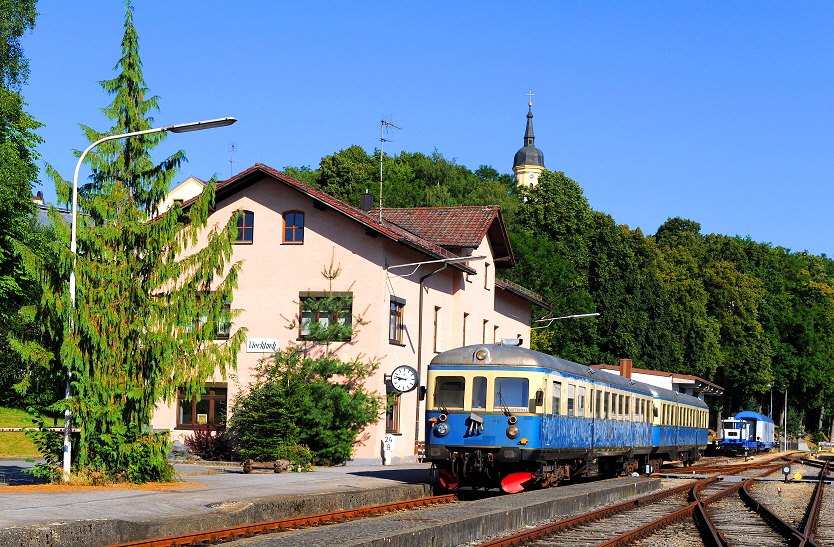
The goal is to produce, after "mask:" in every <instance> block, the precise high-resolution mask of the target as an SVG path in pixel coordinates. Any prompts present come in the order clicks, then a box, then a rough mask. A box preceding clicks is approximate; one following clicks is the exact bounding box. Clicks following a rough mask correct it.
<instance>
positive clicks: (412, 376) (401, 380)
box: [391, 365, 417, 393]
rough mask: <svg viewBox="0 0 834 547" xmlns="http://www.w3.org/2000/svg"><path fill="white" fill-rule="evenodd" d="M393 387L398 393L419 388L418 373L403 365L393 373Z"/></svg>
mask: <svg viewBox="0 0 834 547" xmlns="http://www.w3.org/2000/svg"><path fill="white" fill-rule="evenodd" d="M391 385H392V386H394V389H396V390H397V391H402V392H403V393H405V392H406V391H411V390H412V389H414V388H415V387H417V371H416V370H414V369H413V368H411V367H409V366H408V365H401V366H398V367H397V368H395V369H394V372H392V373H391Z"/></svg>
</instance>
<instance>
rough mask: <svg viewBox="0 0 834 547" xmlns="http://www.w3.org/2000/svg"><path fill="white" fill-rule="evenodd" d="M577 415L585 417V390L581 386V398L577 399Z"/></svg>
mask: <svg viewBox="0 0 834 547" xmlns="http://www.w3.org/2000/svg"><path fill="white" fill-rule="evenodd" d="M576 415H577V416H583V417H584V416H585V388H584V387H582V386H579V396H578V397H577V398H576Z"/></svg>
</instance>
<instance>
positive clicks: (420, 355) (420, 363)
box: [414, 262, 449, 447]
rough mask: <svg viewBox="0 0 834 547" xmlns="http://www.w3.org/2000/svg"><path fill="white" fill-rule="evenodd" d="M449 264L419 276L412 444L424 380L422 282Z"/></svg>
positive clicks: (417, 430) (417, 437)
mask: <svg viewBox="0 0 834 547" xmlns="http://www.w3.org/2000/svg"><path fill="white" fill-rule="evenodd" d="M448 266H449V263H448V262H444V263H443V266H442V267H440V268H438V269H436V270H434V271H433V272H431V273H427V274H426V275H424V276H423V277H421V278H420V301H419V303H418V304H417V377H418V378H420V384H421V385H420V386H418V387H417V404H416V405H415V406H416V409H417V410H416V415H415V424H414V446H415V447H416V446H417V443H418V442H420V422H421V421H422V420H421V419H420V418H421V417H422V413H421V412H420V391H421V388H422V387H423V386H422V384H423V382H424V380H425V379H424V378H423V283H424V282H425V281H426V279H428V278H430V277H431V276H433V275H434V274H438V273H440V272H442V271H443V270H445V269H446V268H447V267H448Z"/></svg>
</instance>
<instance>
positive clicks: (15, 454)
mask: <svg viewBox="0 0 834 547" xmlns="http://www.w3.org/2000/svg"><path fill="white" fill-rule="evenodd" d="M39 457H40V454H39V453H38V448H37V447H36V446H35V443H33V442H32V441H31V440H30V439H29V437H27V436H26V434H25V433H22V432H14V433H5V432H4V433H0V458H16V459H21V458H39Z"/></svg>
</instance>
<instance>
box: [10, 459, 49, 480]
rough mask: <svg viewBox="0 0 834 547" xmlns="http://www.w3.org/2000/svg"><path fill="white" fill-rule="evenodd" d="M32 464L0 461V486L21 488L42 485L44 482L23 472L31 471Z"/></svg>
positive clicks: (33, 465)
mask: <svg viewBox="0 0 834 547" xmlns="http://www.w3.org/2000/svg"><path fill="white" fill-rule="evenodd" d="M34 467H35V464H34V463H29V462H23V461H18V460H15V461H2V460H0V485H3V486H21V485H24V484H43V483H44V482H46V481H45V480H43V479H41V478H38V477H35V476H34V475H32V474H31V473H25V472H24V471H25V470H29V469H33V468H34Z"/></svg>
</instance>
